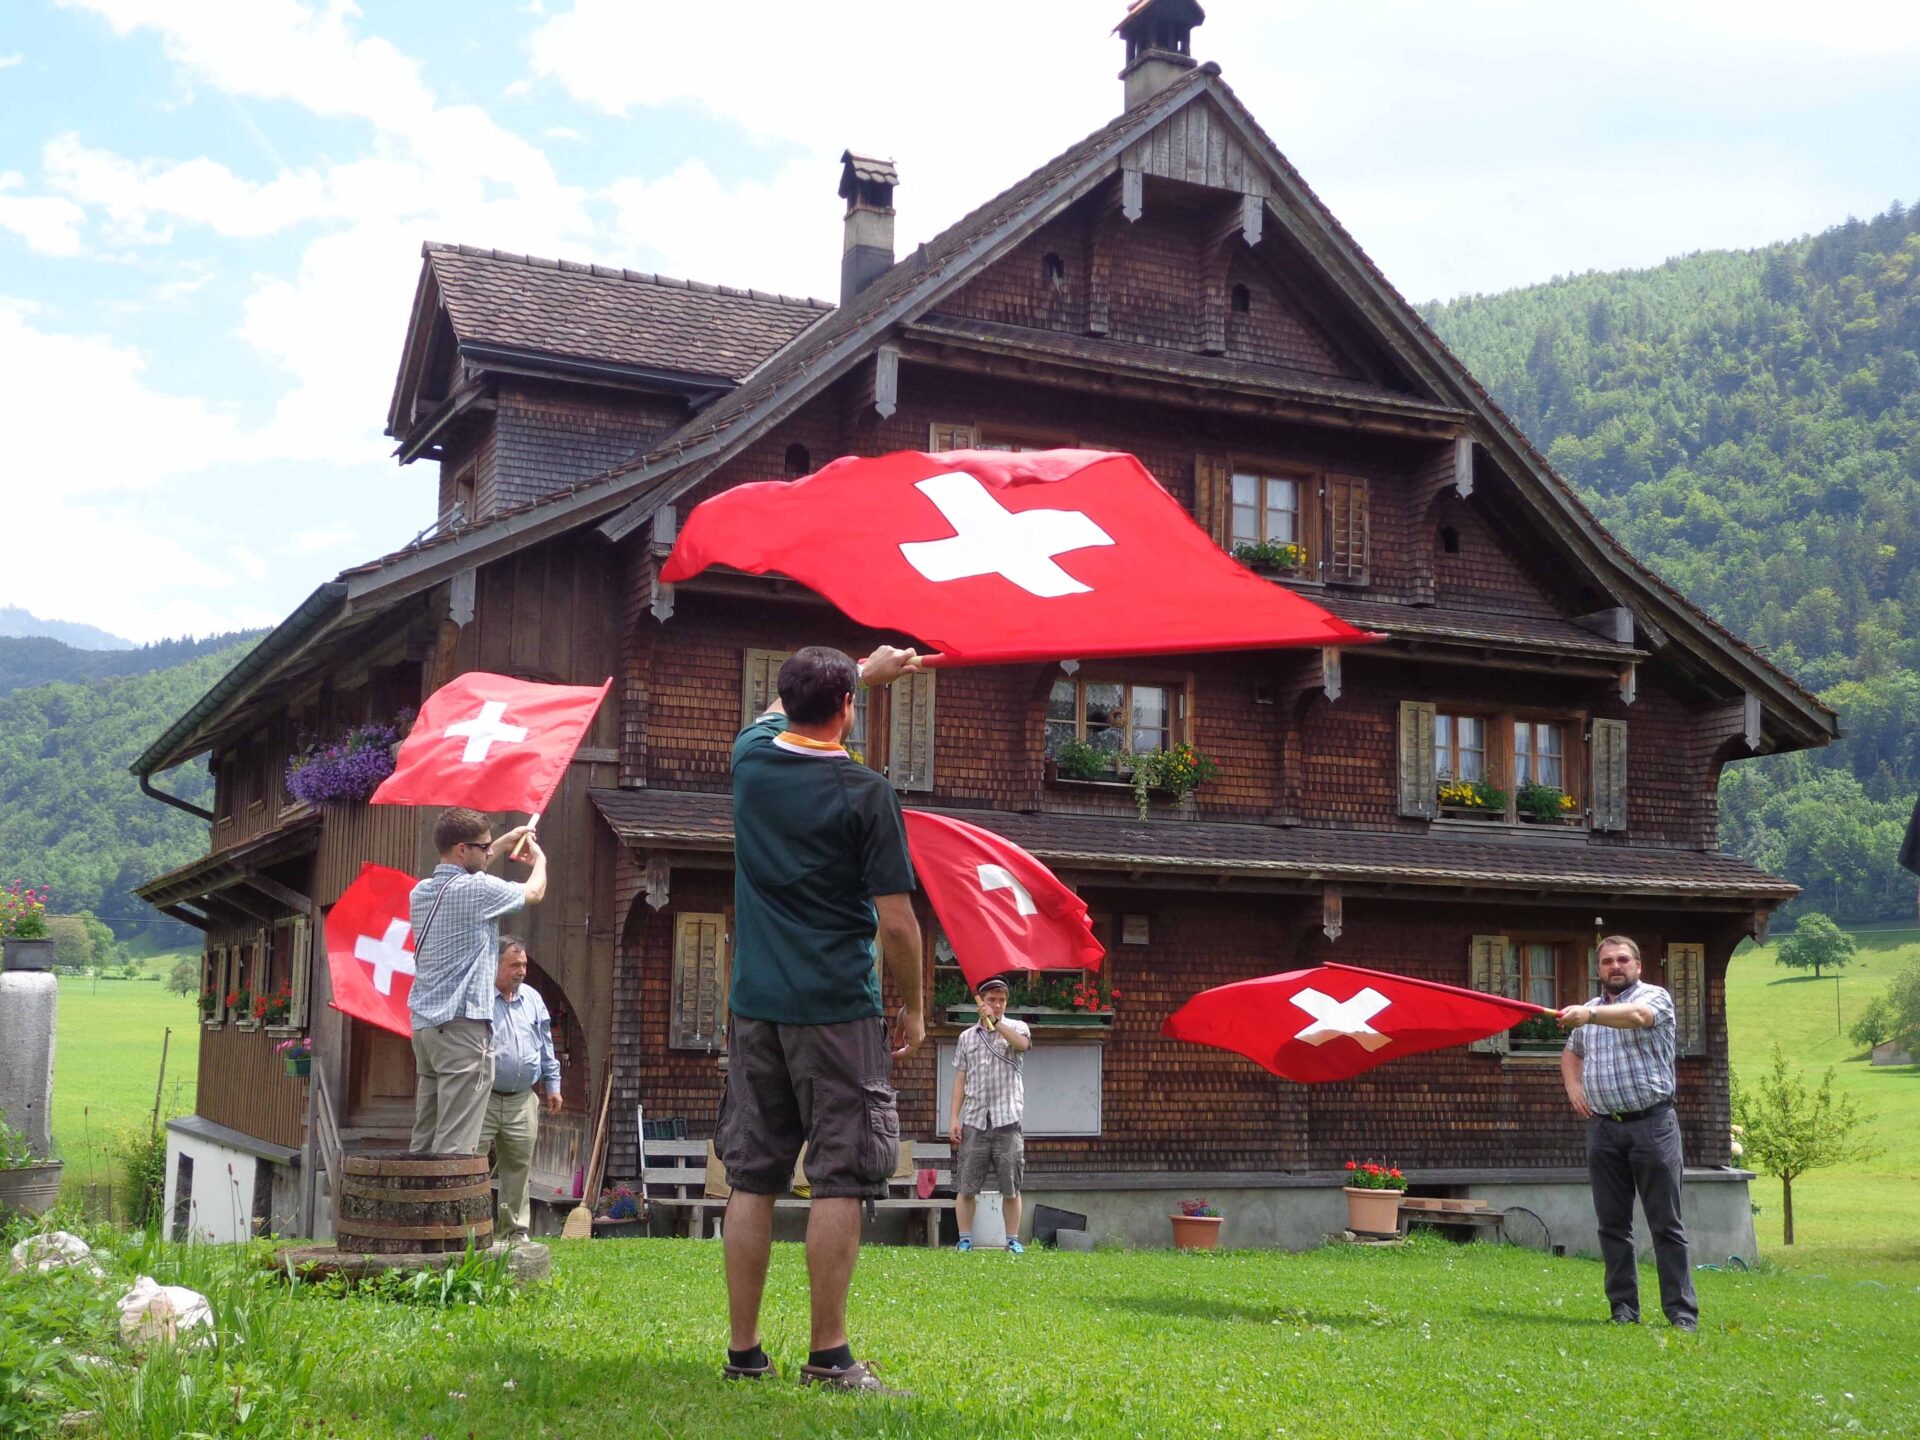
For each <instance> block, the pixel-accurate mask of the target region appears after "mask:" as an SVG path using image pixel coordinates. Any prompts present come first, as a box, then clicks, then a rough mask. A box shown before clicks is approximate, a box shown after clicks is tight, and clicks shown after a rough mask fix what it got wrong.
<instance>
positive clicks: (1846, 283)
mask: <svg viewBox="0 0 1920 1440" xmlns="http://www.w3.org/2000/svg"><path fill="white" fill-rule="evenodd" d="M1424 313H1425V314H1426V316H1427V318H1428V319H1429V320H1430V321H1431V322H1432V324H1433V325H1434V327H1435V328H1436V329H1437V330H1438V331H1439V333H1440V335H1441V337H1442V338H1443V339H1445V340H1446V342H1447V343H1448V344H1449V345H1451V346H1452V347H1453V349H1454V350H1455V352H1456V353H1458V354H1459V356H1460V357H1461V359H1463V360H1464V361H1465V362H1466V363H1467V365H1468V367H1469V368H1471V369H1472V370H1473V372H1474V373H1475V374H1476V375H1477V376H1478V377H1479V378H1480V379H1481V381H1482V382H1484V383H1485V384H1486V385H1487V386H1488V387H1489V388H1490V389H1491V390H1492V391H1493V393H1494V395H1495V397H1496V398H1497V399H1498V400H1499V401H1500V403H1501V405H1503V406H1504V407H1505V408H1506V409H1507V411H1508V413H1509V414H1511V415H1512V416H1513V417H1514V418H1515V419H1516V420H1518V421H1519V422H1520V424H1521V426H1522V427H1523V428H1524V429H1525V430H1526V431H1527V433H1528V434H1529V435H1530V436H1531V437H1532V438H1533V440H1534V442H1535V443H1536V444H1538V445H1539V446H1540V447H1541V449H1543V450H1545V451H1546V452H1547V454H1548V455H1549V457H1550V458H1551V459H1552V460H1553V463H1554V465H1555V466H1556V467H1557V468H1558V469H1559V471H1560V473H1561V474H1563V475H1565V476H1566V477H1567V478H1568V479H1569V480H1571V481H1572V482H1573V483H1574V484H1575V485H1576V486H1577V487H1578V488H1579V490H1580V492H1581V494H1582V496H1583V497H1584V498H1585V499H1586V501H1587V502H1588V503H1589V504H1590V505H1591V506H1592V507H1593V508H1594V509H1595V510H1596V511H1597V512H1598V513H1599V515H1600V516H1601V518H1602V519H1603V520H1605V521H1606V523H1607V524H1608V525H1609V526H1610V527H1611V528H1612V530H1613V532H1614V533H1615V534H1616V535H1617V536H1619V537H1620V539H1621V540H1622V541H1623V542H1625V543H1626V545H1627V546H1629V547H1630V548H1631V549H1632V550H1633V551H1634V553H1636V554H1637V555H1639V556H1641V557H1642V558H1643V559H1644V560H1646V561H1647V562H1648V563H1649V564H1651V565H1652V566H1653V567H1654V568H1655V569H1656V570H1658V571H1659V572H1660V573H1661V574H1662V575H1664V576H1665V577H1666V578H1667V579H1668V580H1670V581H1672V582H1673V584H1675V585H1676V586H1678V587H1679V588H1680V589H1681V590H1682V591H1684V592H1685V593H1686V594H1687V595H1688V596H1689V597H1691V598H1692V599H1693V600H1694V601H1695V602H1696V603H1698V604H1700V605H1701V606H1703V607H1704V608H1705V609H1707V610H1709V611H1710V612H1712V614H1713V615H1714V616H1716V617H1717V618H1718V619H1720V620H1722V621H1723V622H1725V623H1726V624H1727V625H1729V626H1731V627H1732V628H1733V629H1734V630H1735V631H1736V632H1738V633H1739V634H1740V635H1741V636H1742V637H1744V638H1745V639H1746V640H1748V641H1749V642H1750V643H1752V644H1754V645H1756V646H1757V647H1759V648H1760V649H1762V650H1763V651H1765V652H1766V653H1767V654H1768V655H1770V656H1771V657H1772V659H1773V660H1774V661H1775V662H1776V663H1778V664H1779V665H1781V666H1782V667H1783V668H1785V669H1786V670H1788V671H1789V672H1791V673H1792V674H1794V675H1795V676H1797V677H1798V678H1799V679H1800V680H1801V681H1802V682H1803V683H1805V684H1807V685H1808V686H1810V687H1812V688H1813V689H1815V690H1817V691H1818V692H1819V693H1820V695H1821V697H1822V698H1823V699H1824V700H1826V701H1827V703H1828V704H1830V705H1832V706H1834V707H1835V708H1836V709H1837V710H1839V712H1840V716H1841V724H1842V726H1843V728H1844V729H1845V730H1846V732H1847V737H1848V738H1847V739H1846V740H1844V741H1842V742H1841V743H1840V744H1838V745H1835V746H1833V747H1832V748H1830V749H1828V750H1826V751H1823V752H1819V753H1816V754H1813V755H1796V756H1781V757H1778V758H1771V759H1764V760H1757V761H1746V762H1742V763H1740V764H1738V765H1735V766H1732V767H1729V769H1728V771H1727V772H1726V777H1725V780H1724V782H1723V784H1722V787H1721V792H1720V796H1721V831H1722V838H1723V840H1724V841H1725V843H1726V844H1727V846H1728V847H1729V848H1731V849H1734V850H1737V851H1738V852H1740V853H1741V854H1744V855H1746V856H1749V857H1750V858H1752V859H1754V860H1755V861H1757V862H1759V863H1760V864H1762V865H1764V866H1766V867H1767V868H1769V869H1771V870H1774V871H1777V872H1779V873H1781V874H1784V875H1787V876H1788V877H1790V878H1791V879H1793V880H1795V881H1797V882H1799V883H1800V884H1801V885H1802V886H1804V887H1806V888H1807V890H1808V892H1809V893H1808V896H1807V897H1806V901H1805V903H1806V904H1809V905H1812V906H1814V907H1816V908H1819V909H1821V910H1825V911H1828V912H1830V913H1837V914H1840V915H1843V916H1845V917H1847V918H1849V919H1855V920H1868V919H1887V918H1894V917H1897V916H1900V915H1906V914H1911V913H1912V907H1913V882H1912V877H1911V876H1905V875H1903V874H1902V872H1900V871H1899V870H1898V869H1897V868H1896V867H1895V865H1894V855H1895V853H1896V852H1897V850H1898V848H1899V840H1900V835H1901V833H1902V831H1903V830H1904V827H1905V822H1906V818H1907V815H1908V813H1909V811H1910V809H1911V807H1912V804H1913V797H1914V793H1915V791H1916V790H1917V789H1920V211H1906V210H1904V209H1903V208H1902V207H1901V206H1900V205H1899V204H1897V203H1896V204H1895V205H1894V206H1893V207H1892V208H1891V209H1890V210H1888V212H1887V213H1886V214H1884V215H1880V216H1878V217H1876V218H1875V219H1873V220H1871V221H1866V222H1862V221H1859V220H1851V219H1850V220H1848V221H1847V223H1846V224H1844V225H1841V226H1838V227H1836V228H1835V229H1832V230H1829V231H1827V232H1826V233H1824V234H1822V235H1818V236H1815V237H1812V238H1809V239H1802V240H1798V241H1792V242H1788V243H1785V244H1781V245H1775V246H1771V247H1768V248H1767V249H1764V250H1758V251H1752V252H1748V253H1743V254H1725V253H1715V254H1701V255H1690V256H1687V257H1685V258H1683V259H1678V260H1671V261H1669V262H1668V263H1667V264H1665V265H1662V266H1660V267H1658V268H1657V269H1653V270H1643V271H1632V272H1625V273H1619V274H1611V275H1599V274H1593V275H1581V276H1576V277H1572V278H1569V279H1564V280H1558V281H1555V282H1554V283H1552V284H1549V285H1542V286H1536V287H1534V288H1532V289H1527V290H1517V291H1513V292H1510V293H1508V294H1504V295H1495V296H1473V297H1469V298H1466V299H1461V300H1456V301H1454V302H1452V303H1450V304H1446V305H1433V306H1428V307H1426V308H1425V311H1424Z"/></svg>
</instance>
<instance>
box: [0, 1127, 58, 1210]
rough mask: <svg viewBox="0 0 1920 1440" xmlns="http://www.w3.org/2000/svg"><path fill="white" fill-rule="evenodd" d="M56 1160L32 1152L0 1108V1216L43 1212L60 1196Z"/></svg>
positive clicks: (49, 1208)
mask: <svg viewBox="0 0 1920 1440" xmlns="http://www.w3.org/2000/svg"><path fill="white" fill-rule="evenodd" d="M61 1168H62V1166H61V1163H60V1162H59V1161H58V1160H46V1159H42V1158H41V1157H40V1156H38V1155H35V1154H34V1153H33V1147H32V1146H31V1145H29V1144H28V1143H27V1137H26V1136H25V1135H23V1134H21V1133H20V1132H19V1131H18V1130H16V1129H14V1128H13V1126H11V1125H9V1124H8V1123H7V1115H6V1112H5V1111H4V1110H0V1215H7V1214H10V1213H11V1214H17V1215H44V1214H46V1213H47V1211H49V1210H51V1209H52V1208H53V1202H54V1201H56V1200H58V1199H59V1198H60V1171H61Z"/></svg>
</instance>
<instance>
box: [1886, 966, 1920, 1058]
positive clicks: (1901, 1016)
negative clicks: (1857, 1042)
mask: <svg viewBox="0 0 1920 1440" xmlns="http://www.w3.org/2000/svg"><path fill="white" fill-rule="evenodd" d="M1887 1008H1888V1009H1889V1010H1890V1011H1891V1012H1892V1024H1891V1025H1890V1027H1889V1029H1888V1033H1887V1038H1888V1039H1891V1040H1898V1041H1899V1042H1900V1048H1901V1049H1903V1050H1905V1051H1907V1052H1908V1053H1909V1054H1912V1053H1914V1052H1915V1051H1920V965H1909V966H1907V967H1906V969H1904V970H1902V971H1901V972H1900V973H1899V974H1898V975H1896V976H1894V977H1893V984H1891V985H1889V986H1888V987H1887Z"/></svg>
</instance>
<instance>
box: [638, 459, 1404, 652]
mask: <svg viewBox="0 0 1920 1440" xmlns="http://www.w3.org/2000/svg"><path fill="white" fill-rule="evenodd" d="M709 565H731V566H733V567H734V568H735V569H739V570H749V571H752V572H753V573H755V574H765V573H767V572H768V571H778V572H779V573H781V574H783V575H788V576H791V577H792V578H793V579H795V580H798V581H800V582H801V583H803V584H805V585H808V586H810V587H812V588H813V589H814V590H817V591H818V592H819V593H820V594H822V595H824V596H826V598H827V599H829V600H831V601H832V602H833V603H834V604H835V605H836V606H838V607H839V608H840V609H841V610H842V611H844V612H845V613H846V614H848V615H850V616H852V617H853V618H854V619H855V620H858V621H860V622H861V623H862V624H865V625H870V626H873V627H874V628H876V629H886V630H895V631H900V632H903V633H905V634H908V635H913V636H916V637H918V638H919V639H920V640H922V641H924V642H925V643H926V644H927V645H929V646H931V647H933V648H935V649H937V650H938V651H939V652H940V659H941V663H945V664H955V665H984V664H991V663H997V662H1004V661H1021V660H1060V659H1088V658H1090V657H1094V656H1101V655H1150V654H1168V653H1180V652H1189V651H1199V650H1260V649H1267V648H1270V647H1274V646H1284V645H1351V644H1356V643H1359V642H1361V641H1365V640H1368V639H1371V638H1374V637H1372V636H1369V635H1368V634H1366V633H1365V632H1363V631H1360V630H1356V629H1354V628H1353V627H1352V626H1351V625H1348V624H1346V623H1345V622H1344V621H1342V620H1338V619H1336V618H1334V617H1333V616H1332V615H1330V614H1328V613H1327V612H1326V611H1325V610H1322V609H1321V608H1320V607H1319V606H1318V605H1315V604H1314V603H1313V602H1312V601H1310V600H1306V599H1303V598H1302V597H1301V596H1299V595H1296V594H1294V593H1293V592H1292V591H1290V590H1288V589H1285V588H1284V587H1282V586H1279V585H1275V584H1274V583H1273V582H1271V581H1269V580H1263V579H1261V578H1260V577H1259V576H1257V575H1255V574H1253V573H1252V572H1251V571H1249V570H1248V569H1246V568H1245V567H1244V566H1242V565H1240V564H1239V563H1237V562H1236V561H1234V560H1232V559H1230V558H1229V557H1228V556H1227V555H1226V554H1224V553H1223V552H1222V551H1221V549H1220V547H1219V546H1217V545H1215V544H1214V543H1213V541H1212V540H1210V539H1209V538H1208V537H1207V534H1206V532H1205V531H1203V530H1202V529H1201V528H1200V527H1199V526H1198V525H1197V524H1195V523H1194V521H1193V518H1192V517H1191V516H1190V515H1188V514H1187V512H1186V511H1185V510H1184V509H1183V508H1182V507H1181V505H1180V503H1179V502H1178V501H1177V500H1175V499H1174V498H1173V497H1172V496H1171V495H1169V494H1168V493H1167V492H1166V491H1165V490H1163V489H1161V488H1160V485H1159V482H1158V481H1156V480H1155V479H1154V478H1153V476H1151V475H1149V474H1148V473H1147V471H1146V469H1145V468H1144V467H1143V466H1142V465H1141V464H1140V462H1139V461H1138V460H1136V459H1134V458H1133V456H1131V455H1119V454H1113V453H1111V452H1108V451H1104V450H1044V451H1034V452H1028V453H1015V452H1006V451H997V450H954V451H950V452H947V453H945V454H940V455H921V454H917V453H914V452H911V451H902V452H900V453H898V454H893V455H883V456H880V457H879V458H877V459H859V458H851V457H850V458H847V459H843V460H836V461H834V462H833V463H832V464H831V465H829V466H827V467H826V468H825V469H823V470H820V471H818V472H816V473H815V474H812V475H809V476H807V477H806V478H804V479H801V480H792V481H765V482H761V483H756V484H749V485H737V486H735V487H734V488H733V489H731V490H728V491H725V492H724V493H722V494H719V495H716V496H714V497H713V498H712V499H711V500H707V501H705V502H703V503H702V504H700V505H697V506H695V507H694V510H693V513H692V514H691V515H689V516H688V517H687V523H686V527H685V528H684V529H683V530H682V532H681V534H680V538H679V540H678V542H677V543H676V544H675V545H674V547H673V554H672V556H671V557H670V558H669V559H668V561H667V565H666V568H665V569H664V570H663V571H662V572H661V578H662V579H664V580H668V581H681V580H688V579H691V578H692V577H693V576H695V575H698V574H699V573H700V572H701V571H702V570H704V569H706V568H707V567H708V566H709Z"/></svg>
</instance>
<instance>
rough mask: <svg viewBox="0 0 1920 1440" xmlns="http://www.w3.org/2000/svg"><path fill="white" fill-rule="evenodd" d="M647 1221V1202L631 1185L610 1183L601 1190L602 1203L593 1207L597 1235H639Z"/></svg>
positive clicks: (594, 1227) (604, 1236)
mask: <svg viewBox="0 0 1920 1440" xmlns="http://www.w3.org/2000/svg"><path fill="white" fill-rule="evenodd" d="M646 1223H647V1215H646V1202H645V1200H643V1199H642V1198H641V1196H640V1195H639V1194H638V1193H637V1192H636V1191H635V1190H634V1188H633V1187H632V1186H631V1185H610V1186H608V1187H607V1188H606V1189H604V1190H602V1191H601V1192H600V1203H599V1204H597V1205H595V1206H594V1207H593V1233H594V1234H595V1235H597V1236H600V1237H602V1238H606V1237H612V1236H620V1235H637V1234H639V1233H641V1232H642V1231H643V1230H644V1229H645V1227H646Z"/></svg>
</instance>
